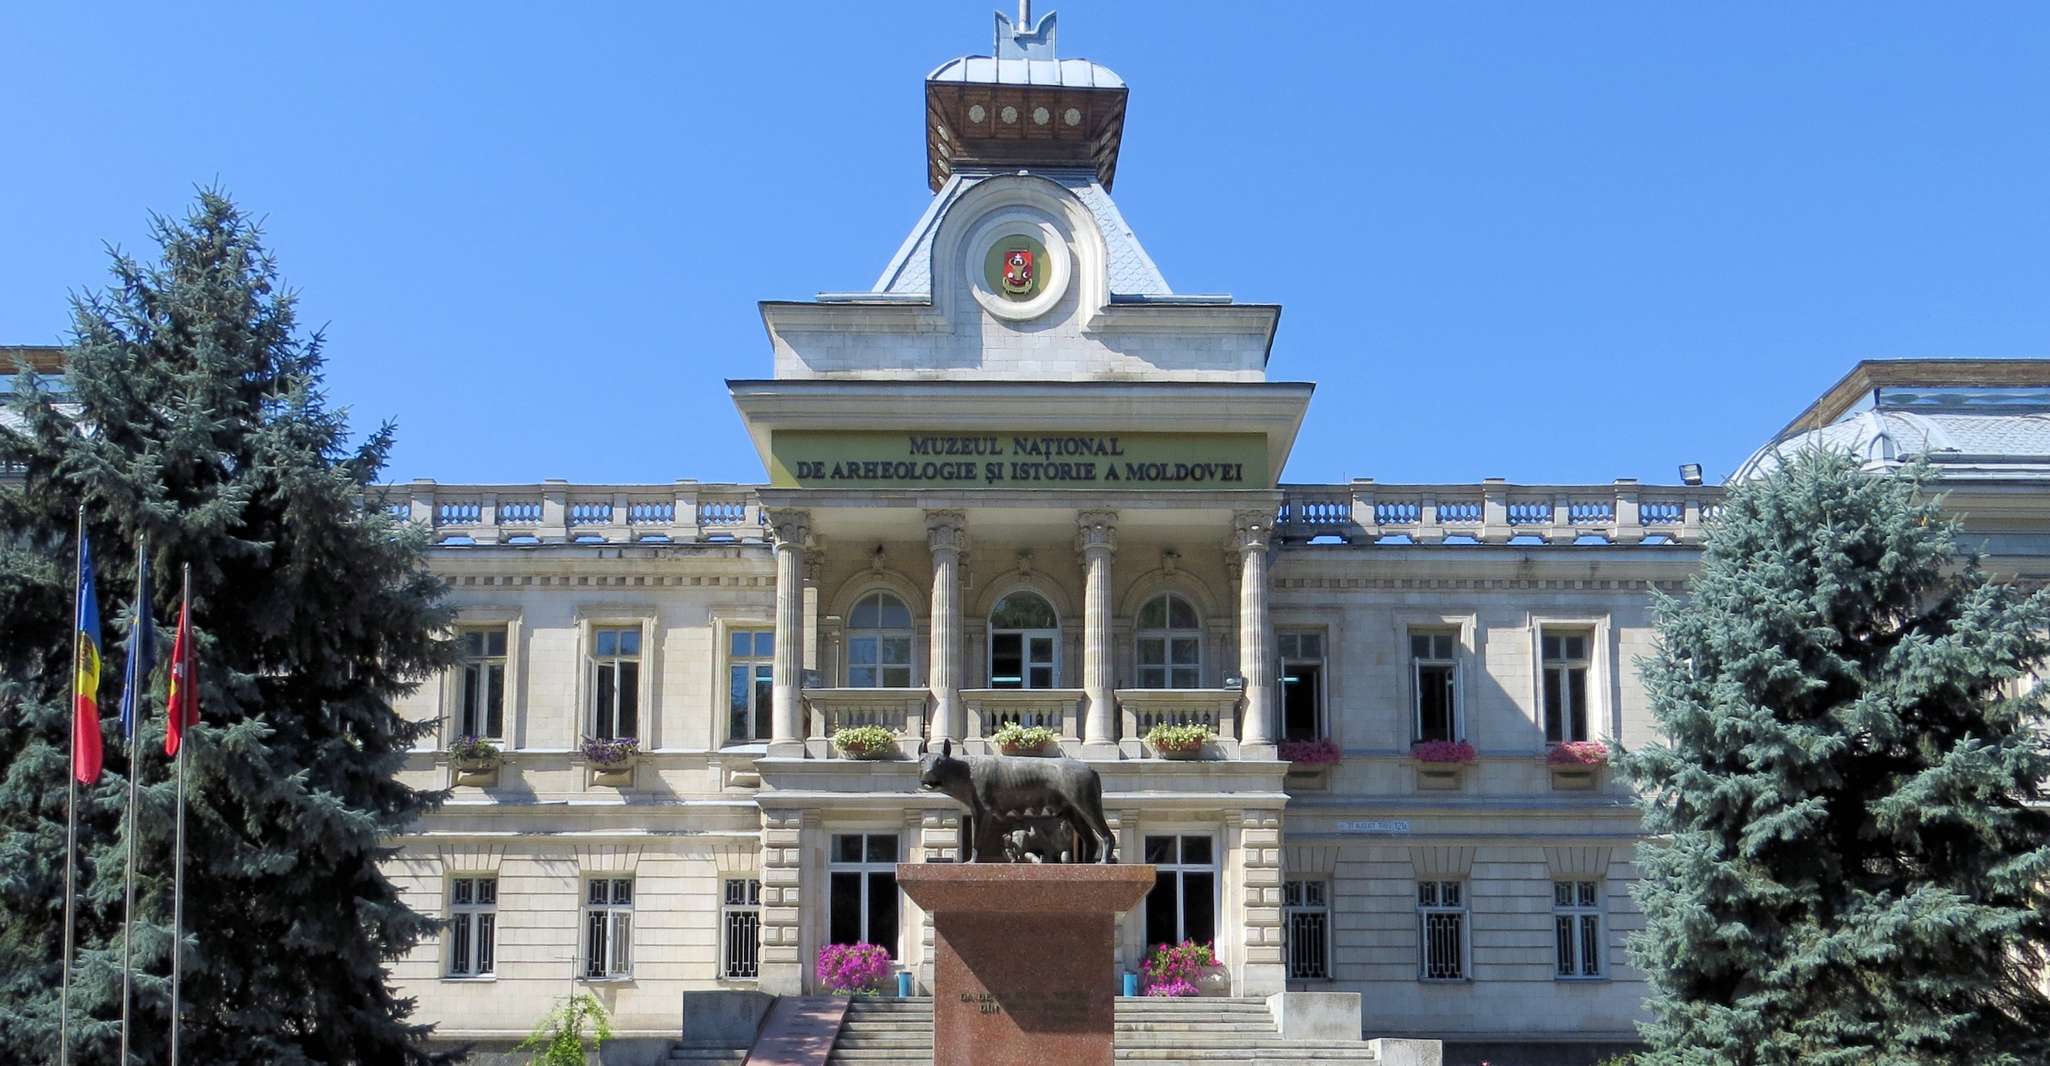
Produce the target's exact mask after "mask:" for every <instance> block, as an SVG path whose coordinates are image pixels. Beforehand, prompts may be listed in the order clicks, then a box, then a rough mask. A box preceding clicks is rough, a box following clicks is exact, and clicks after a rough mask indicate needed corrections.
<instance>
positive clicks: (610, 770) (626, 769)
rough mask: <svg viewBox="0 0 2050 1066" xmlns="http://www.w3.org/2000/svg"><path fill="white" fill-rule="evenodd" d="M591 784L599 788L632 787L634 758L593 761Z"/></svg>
mask: <svg viewBox="0 0 2050 1066" xmlns="http://www.w3.org/2000/svg"><path fill="white" fill-rule="evenodd" d="M590 766H591V784H592V785H594V786H597V787H599V788H631V787H633V783H634V760H632V759H628V760H627V761H625V762H618V763H592V764H590Z"/></svg>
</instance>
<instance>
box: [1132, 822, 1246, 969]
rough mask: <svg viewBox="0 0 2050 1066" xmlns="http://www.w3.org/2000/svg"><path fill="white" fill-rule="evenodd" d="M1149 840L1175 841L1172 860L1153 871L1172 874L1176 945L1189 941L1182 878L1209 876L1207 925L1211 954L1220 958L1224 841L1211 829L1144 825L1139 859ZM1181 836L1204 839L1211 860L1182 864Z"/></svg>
mask: <svg viewBox="0 0 2050 1066" xmlns="http://www.w3.org/2000/svg"><path fill="white" fill-rule="evenodd" d="M1148 837H1173V838H1174V842H1175V845H1174V846H1175V861H1173V862H1161V863H1154V864H1153V870H1154V872H1155V873H1164V874H1174V875H1175V882H1176V885H1175V888H1176V891H1175V894H1174V928H1175V943H1177V944H1179V943H1181V942H1182V941H1184V940H1187V939H1188V938H1189V914H1188V910H1189V886H1188V881H1187V880H1186V879H1185V878H1183V877H1182V875H1183V874H1189V873H1199V874H1209V875H1210V924H1211V927H1212V928H1211V930H1210V946H1211V949H1212V950H1213V951H1215V952H1217V954H1218V957H1219V958H1222V957H1223V951H1224V939H1225V937H1224V925H1225V919H1224V841H1223V840H1222V839H1221V838H1220V837H1219V834H1218V833H1217V831H1216V830H1214V829H1170V828H1167V827H1165V826H1163V827H1158V828H1156V827H1152V826H1147V827H1145V828H1144V830H1143V831H1142V832H1141V833H1140V834H1139V854H1140V856H1141V857H1142V858H1143V857H1144V856H1145V854H1146V840H1147V838H1148ZM1183 837H1203V838H1205V839H1207V840H1209V841H1210V861H1209V862H1207V863H1201V862H1183V861H1181V856H1182V838H1183ZM1139 906H1140V908H1142V910H1141V919H1142V922H1143V918H1144V910H1143V908H1144V907H1145V906H1146V904H1145V901H1144V900H1141V901H1140V903H1139Z"/></svg>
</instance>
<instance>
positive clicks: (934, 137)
mask: <svg viewBox="0 0 2050 1066" xmlns="http://www.w3.org/2000/svg"><path fill="white" fill-rule="evenodd" d="M1055 30H1056V17H1055V13H1054V12H1051V11H1049V12H1047V13H1046V14H1044V15H1042V16H1040V17H1039V19H1038V20H1037V21H1034V20H1033V18H1032V0H1018V17H1017V20H1016V21H1012V19H1011V18H1010V17H1009V16H1007V15H1005V14H1004V13H1003V12H1001V11H999V12H997V13H996V40H995V43H994V44H993V46H992V47H991V49H990V54H989V55H986V56H962V57H961V58H959V59H952V60H948V61H947V62H945V63H942V64H941V65H940V66H939V68H938V69H936V70H934V71H933V72H932V73H931V74H929V75H927V76H926V79H925V115H926V134H925V157H926V180H927V181H928V182H929V183H930V184H931V185H932V188H933V191H935V192H937V191H939V189H940V187H941V186H942V185H945V184H946V183H947V179H948V178H950V177H952V176H953V175H954V174H955V173H956V172H957V171H959V170H960V169H962V168H964V167H989V168H1007V167H1017V168H1025V169H1031V168H1038V167H1089V168H1093V169H1094V170H1095V171H1096V179H1097V180H1098V181H1099V182H1101V183H1102V184H1103V187H1104V188H1105V189H1109V188H1110V187H1111V182H1112V179H1113V178H1114V177H1115V175H1116V173H1117V166H1118V145H1119V142H1121V141H1122V140H1123V138H1124V131H1125V97H1126V95H1127V93H1128V90H1127V89H1126V87H1125V81H1124V79H1123V78H1120V77H1118V76H1117V73H1116V72H1114V71H1112V70H1111V69H1110V68H1109V67H1106V66H1103V65H1102V64H1100V63H1093V62H1091V61H1089V60H1087V59H1061V58H1059V57H1058V56H1057V55H1056V54H1055V51H1054V36H1055Z"/></svg>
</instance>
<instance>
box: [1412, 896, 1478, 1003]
mask: <svg viewBox="0 0 2050 1066" xmlns="http://www.w3.org/2000/svg"><path fill="white" fill-rule="evenodd" d="M1464 887H1465V886H1464V885H1462V884H1460V883H1459V882H1458V881H1418V882H1417V886H1416V910H1417V976H1418V977H1419V978H1421V979H1422V980H1425V981H1460V980H1465V978H1466V894H1465V893H1464V892H1463V891H1461V890H1462V889H1463V888H1464Z"/></svg>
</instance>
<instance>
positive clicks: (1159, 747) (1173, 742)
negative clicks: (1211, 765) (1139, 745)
mask: <svg viewBox="0 0 2050 1066" xmlns="http://www.w3.org/2000/svg"><path fill="white" fill-rule="evenodd" d="M1215 735H1216V734H1214V733H1212V732H1211V731H1210V727H1209V726H1207V725H1167V724H1165V723H1163V724H1161V725H1157V726H1154V727H1153V728H1152V729H1150V730H1147V732H1146V746H1147V747H1149V748H1152V749H1153V753H1154V754H1155V755H1157V756H1159V757H1160V758H1163V759H1200V758H1202V757H1203V749H1204V747H1206V746H1207V745H1208V744H1209V743H1210V738H1211V737H1212V736H1215Z"/></svg>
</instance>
